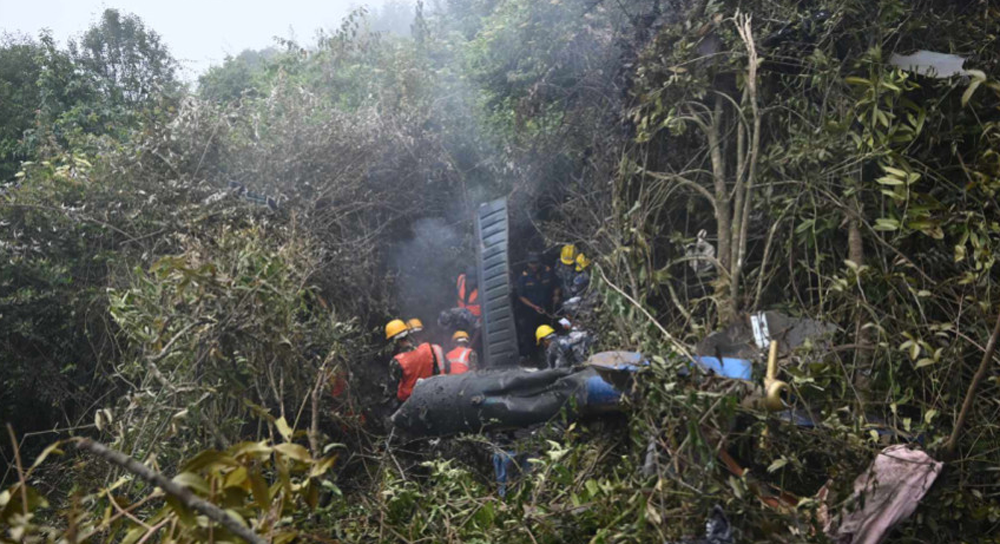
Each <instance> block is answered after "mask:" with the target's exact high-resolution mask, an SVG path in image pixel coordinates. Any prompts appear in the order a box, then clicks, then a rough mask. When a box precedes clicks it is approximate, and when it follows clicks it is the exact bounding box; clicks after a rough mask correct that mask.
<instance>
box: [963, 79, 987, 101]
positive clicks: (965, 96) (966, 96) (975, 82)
mask: <svg viewBox="0 0 1000 544" xmlns="http://www.w3.org/2000/svg"><path fill="white" fill-rule="evenodd" d="M982 84H983V80H981V79H974V80H972V83H969V88H968V89H965V92H964V93H962V107H963V108H964V107H965V106H967V105H969V100H972V95H974V94H975V93H976V89H978V88H979V86H980V85H982Z"/></svg>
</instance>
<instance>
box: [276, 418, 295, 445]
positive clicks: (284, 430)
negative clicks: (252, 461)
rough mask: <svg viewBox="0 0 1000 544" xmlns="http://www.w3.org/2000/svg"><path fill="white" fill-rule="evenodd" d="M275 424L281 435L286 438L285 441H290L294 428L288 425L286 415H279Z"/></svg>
mask: <svg viewBox="0 0 1000 544" xmlns="http://www.w3.org/2000/svg"><path fill="white" fill-rule="evenodd" d="M274 426H275V427H277V428H278V432H279V433H280V434H281V437H282V438H284V439H285V442H290V441H291V440H292V428H291V427H289V426H288V422H287V421H285V418H284V417H279V418H278V419H277V420H276V421H275V422H274Z"/></svg>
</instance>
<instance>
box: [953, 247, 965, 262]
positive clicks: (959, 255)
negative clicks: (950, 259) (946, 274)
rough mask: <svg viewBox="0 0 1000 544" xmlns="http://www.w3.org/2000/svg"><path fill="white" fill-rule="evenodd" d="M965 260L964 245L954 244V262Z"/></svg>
mask: <svg viewBox="0 0 1000 544" xmlns="http://www.w3.org/2000/svg"><path fill="white" fill-rule="evenodd" d="M964 260H965V246H964V245H956V246H955V262H956V263H960V262H962V261H964Z"/></svg>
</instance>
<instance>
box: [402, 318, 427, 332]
mask: <svg viewBox="0 0 1000 544" xmlns="http://www.w3.org/2000/svg"><path fill="white" fill-rule="evenodd" d="M406 326H407V327H409V328H410V331H412V332H420V331H422V330H424V323H423V322H422V321H420V320H419V319H417V318H415V317H414V318H413V319H411V320H409V321H407V322H406Z"/></svg>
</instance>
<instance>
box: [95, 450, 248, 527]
mask: <svg viewBox="0 0 1000 544" xmlns="http://www.w3.org/2000/svg"><path fill="white" fill-rule="evenodd" d="M76 447H77V448H78V449H81V450H84V451H87V452H90V453H92V454H94V455H96V456H98V457H100V458H101V459H104V460H105V461H107V462H109V463H112V464H114V465H118V466H120V467H122V468H123V469H125V470H127V471H129V472H131V473H132V474H135V475H136V476H138V477H140V478H142V479H143V480H146V481H147V482H149V483H151V484H153V485H155V486H157V487H159V488H160V489H162V490H163V491H164V492H166V493H168V494H170V495H172V496H173V497H176V498H177V499H178V500H179V501H181V503H182V504H183V505H184V506H186V507H188V508H190V509H192V510H195V511H197V512H200V513H202V514H204V515H205V516H207V517H208V519H210V520H212V521H215V522H216V523H218V524H220V525H222V526H223V527H225V528H226V529H229V531H230V532H231V533H233V534H234V535H236V536H238V537H240V538H242V539H243V540H245V541H247V542H249V543H251V544H267V541H266V540H264V539H263V538H261V537H259V536H257V535H256V534H255V533H254V532H253V531H251V530H250V529H248V528H247V527H244V526H243V525H242V524H240V522H239V521H236V519H235V518H233V517H232V516H230V515H229V514H227V513H226V512H225V511H224V510H222V509H221V508H219V507H218V506H215V505H214V504H212V503H210V502H208V501H206V500H204V499H202V498H200V497H198V496H197V495H195V494H194V493H192V492H191V490H189V489H187V488H186V487H183V486H181V485H180V484H177V483H175V482H173V481H171V480H169V479H167V477H166V476H164V475H162V474H160V473H159V472H156V471H154V470H153V469H151V468H149V467H147V466H146V465H143V464H142V463H140V462H138V461H136V460H135V459H133V458H132V457H129V456H128V455H125V454H124V453H122V452H120V451H118V450H113V449H111V448H109V447H107V446H105V445H104V444H101V443H100V442H94V441H93V440H90V439H87V438H81V439H80V440H79V441H78V442H77V443H76Z"/></svg>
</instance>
